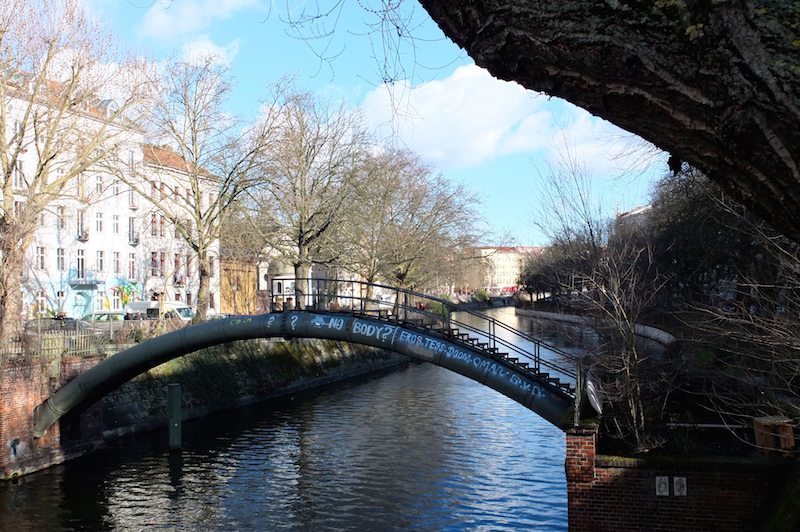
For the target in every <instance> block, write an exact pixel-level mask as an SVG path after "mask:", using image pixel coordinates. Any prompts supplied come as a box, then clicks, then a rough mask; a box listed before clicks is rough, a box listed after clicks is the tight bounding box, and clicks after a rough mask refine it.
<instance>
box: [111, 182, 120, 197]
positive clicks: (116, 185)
mask: <svg viewBox="0 0 800 532" xmlns="http://www.w3.org/2000/svg"><path fill="white" fill-rule="evenodd" d="M112 187H114V188H113V192H114V195H115V196H119V194H120V186H119V179H115V180H114V184H113V185H112Z"/></svg>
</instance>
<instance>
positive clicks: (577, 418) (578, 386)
mask: <svg viewBox="0 0 800 532" xmlns="http://www.w3.org/2000/svg"><path fill="white" fill-rule="evenodd" d="M577 370H578V371H577V378H576V379H575V381H576V382H575V411H574V412H573V416H572V424H573V426H575V427H577V426H578V425H580V424H581V396H582V395H583V393H582V392H583V364H581V363H580V361H578V363H577Z"/></svg>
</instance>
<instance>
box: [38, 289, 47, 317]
mask: <svg viewBox="0 0 800 532" xmlns="http://www.w3.org/2000/svg"><path fill="white" fill-rule="evenodd" d="M36 308H37V309H38V312H37V314H38V315H39V316H40V317H41V316H45V315H46V314H47V311H46V310H45V309H46V308H47V296H46V295H45V293H44V290H37V291H36Z"/></svg>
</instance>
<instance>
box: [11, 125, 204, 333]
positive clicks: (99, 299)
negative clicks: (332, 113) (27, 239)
mask: <svg viewBox="0 0 800 532" xmlns="http://www.w3.org/2000/svg"><path fill="white" fill-rule="evenodd" d="M128 137H129V139H128V142H127V143H126V144H125V145H124V147H123V148H122V149H121V153H120V157H119V161H120V163H119V164H120V165H122V167H121V168H117V169H114V170H113V171H111V172H109V171H107V170H106V171H102V170H97V171H92V170H88V171H85V172H83V174H81V175H80V176H79V177H78V178H77V179H76V180H75V181H74V182H72V184H71V186H69V187H66V189H65V190H64V191H63V197H61V198H59V199H57V200H55V201H53V202H52V203H51V204H50V205H48V207H47V209H46V210H45V212H43V214H42V215H41V216H40V219H39V221H38V224H37V228H36V230H35V233H34V236H33V239H32V243H31V245H30V247H29V249H27V250H26V252H25V264H24V273H23V291H24V311H25V314H26V317H28V318H30V317H34V316H47V315H52V314H55V313H64V314H65V315H67V316H72V317H77V318H80V317H82V316H84V315H85V314H89V313H90V312H93V311H97V310H103V309H111V310H121V309H123V308H124V305H125V304H126V303H127V302H128V301H137V300H150V299H156V298H163V299H166V300H177V301H182V302H184V303H186V304H188V305H190V306H192V305H194V304H196V297H197V290H198V288H199V278H198V273H197V268H196V264H195V263H196V261H195V260H194V252H193V251H192V249H191V248H190V247H189V246H188V245H187V244H186V241H185V239H184V238H182V237H181V236H180V235H179V234H178V232H177V231H176V230H175V227H174V226H173V225H172V224H170V223H169V222H168V221H167V217H166V216H165V215H164V213H163V210H161V209H159V208H158V207H157V205H158V204H159V202H161V203H160V204H161V205H162V206H163V201H164V199H165V195H166V194H170V196H171V197H172V198H176V197H177V196H176V195H178V194H181V195H183V194H185V189H183V188H181V172H180V169H179V168H168V169H166V168H164V167H163V166H160V165H155V164H153V161H152V160H148V157H147V156H146V154H147V153H148V151H151V148H152V147H150V146H148V145H146V144H144V143H143V142H142V138H141V134H140V133H138V132H136V131H131V132H130V135H129V136H128ZM162 149H163V148H162ZM25 162H26V161H23V164H22V165H21V170H22V171H23V172H24V170H25ZM30 164H34V163H32V162H31V163H30ZM167 170H168V171H167ZM146 190H151V191H152V192H151V193H150V194H149V195H148V194H146V193H142V192H143V191H146ZM218 249H219V242H218V241H217V242H216V244H215V247H214V250H215V252H216V254H217V256H218ZM211 266H212V272H214V273H213V276H212V283H211V293H212V294H213V295H214V298H217V299H218V294H219V275H218V268H219V266H218V264H216V263H214V262H213V261H212V265H211ZM212 302H214V303H216V301H215V300H214V299H212ZM212 312H213V310H212Z"/></svg>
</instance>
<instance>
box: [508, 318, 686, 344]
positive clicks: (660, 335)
mask: <svg viewBox="0 0 800 532" xmlns="http://www.w3.org/2000/svg"><path fill="white" fill-rule="evenodd" d="M515 313H516V314H517V315H518V316H524V317H526V318H531V319H533V320H538V321H541V322H547V323H551V324H556V325H560V326H562V327H565V328H573V329H578V330H580V331H585V330H586V329H590V328H592V326H593V325H594V323H593V322H592V321H591V320H592V318H590V317H586V316H579V315H576V314H559V313H555V312H542V311H539V310H531V309H524V308H519V307H517V308H516V309H515ZM600 325H602V323H600ZM634 331H635V332H636V336H637V338H638V342H641V345H640V346H639V347H641V348H643V349H645V350H647V351H650V352H655V353H663V352H664V350H665V349H667V348H668V347H669V346H671V345H672V344H673V343H674V342H675V337H674V336H672V335H671V334H670V333H668V332H666V331H662V330H661V329H657V328H655V327H650V326H649V325H640V324H637V325H635V327H634ZM568 336H572V335H569V334H568ZM638 342H637V344H638Z"/></svg>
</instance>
